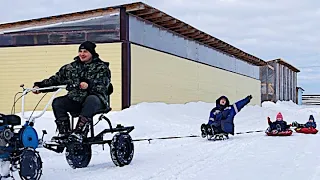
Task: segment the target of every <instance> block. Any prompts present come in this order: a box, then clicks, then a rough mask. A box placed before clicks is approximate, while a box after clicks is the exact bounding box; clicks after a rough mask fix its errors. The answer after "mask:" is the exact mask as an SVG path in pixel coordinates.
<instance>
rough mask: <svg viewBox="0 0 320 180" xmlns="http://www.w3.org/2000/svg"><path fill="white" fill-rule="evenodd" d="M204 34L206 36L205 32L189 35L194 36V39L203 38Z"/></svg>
mask: <svg viewBox="0 0 320 180" xmlns="http://www.w3.org/2000/svg"><path fill="white" fill-rule="evenodd" d="M205 36H206V34H204V33H200V34H199V35H194V36H191V37H192V38H194V39H199V38H203V37H205Z"/></svg>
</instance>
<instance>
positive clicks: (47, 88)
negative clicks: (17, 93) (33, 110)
mask: <svg viewBox="0 0 320 180" xmlns="http://www.w3.org/2000/svg"><path fill="white" fill-rule="evenodd" d="M20 87H22V88H23V92H22V99H21V115H22V117H23V118H25V119H29V118H30V122H34V120H35V119H37V118H39V117H41V116H42V115H43V114H44V113H45V112H46V110H47V109H48V106H49V104H51V102H52V101H53V99H54V98H55V96H56V95H57V94H58V92H60V91H61V90H62V89H66V85H60V86H50V87H44V88H24V85H21V86H20ZM49 89H58V90H57V91H56V92H54V94H53V95H52V96H51V98H50V100H49V101H48V103H47V105H46V106H45V107H44V109H43V110H42V112H41V113H40V114H38V115H35V116H30V117H27V116H25V114H24V113H25V112H24V102H25V95H27V94H28V93H29V92H31V91H41V90H49Z"/></svg>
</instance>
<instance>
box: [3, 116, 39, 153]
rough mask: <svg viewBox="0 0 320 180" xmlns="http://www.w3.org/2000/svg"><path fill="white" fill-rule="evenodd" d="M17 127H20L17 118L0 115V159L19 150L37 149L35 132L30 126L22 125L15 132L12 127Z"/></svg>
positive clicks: (18, 118) (19, 120)
mask: <svg viewBox="0 0 320 180" xmlns="http://www.w3.org/2000/svg"><path fill="white" fill-rule="evenodd" d="M17 125H21V119H20V117H19V116H16V115H3V114H0V159H5V158H8V157H9V155H10V153H12V152H16V151H19V150H20V149H21V148H27V147H31V148H34V149H36V148H37V146H38V143H39V142H38V134H37V132H36V130H35V129H34V128H33V127H32V126H30V125H24V126H22V128H19V130H18V132H15V128H14V126H17ZM16 130H17V129H16Z"/></svg>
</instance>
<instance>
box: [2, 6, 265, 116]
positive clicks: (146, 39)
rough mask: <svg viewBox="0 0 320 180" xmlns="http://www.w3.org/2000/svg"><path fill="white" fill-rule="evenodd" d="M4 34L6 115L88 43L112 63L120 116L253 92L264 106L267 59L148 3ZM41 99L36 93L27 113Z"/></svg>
mask: <svg viewBox="0 0 320 180" xmlns="http://www.w3.org/2000/svg"><path fill="white" fill-rule="evenodd" d="M0 32H2V33H1V34H0V53H1V56H0V61H1V64H2V70H1V71H0V75H1V79H0V84H2V88H1V89H0V112H6V113H7V112H9V111H10V110H11V106H12V104H13V97H14V95H15V93H16V92H18V91H21V89H20V87H19V85H20V84H25V86H27V87H30V86H32V84H33V82H34V81H38V80H42V79H44V78H48V77H49V76H51V75H53V74H54V73H55V72H57V71H58V70H59V68H60V67H61V66H62V65H64V64H66V63H69V62H71V61H73V58H74V57H75V56H76V55H77V49H78V46H79V44H80V43H81V42H83V41H86V40H89V41H93V42H95V43H96V44H97V52H98V53H99V54H100V57H101V59H103V60H104V61H108V62H110V69H111V71H112V83H113V85H114V94H113V95H112V97H111V106H112V108H113V109H114V110H121V109H125V108H128V107H130V106H131V105H134V104H138V103H140V102H164V103H187V102H192V101H204V102H214V101H215V99H216V98H218V97H219V96H221V95H226V96H228V97H229V98H230V100H231V101H235V100H237V99H240V98H243V97H245V96H247V95H248V94H252V95H253V97H254V99H253V100H252V102H251V104H257V105H260V104H261V93H260V92H261V81H260V79H259V75H260V66H264V65H266V62H265V61H263V60H262V59H260V58H258V57H255V56H253V55H251V54H249V53H247V52H244V51H242V50H240V49H238V48H236V47H234V46H232V45H230V44H228V43H226V42H224V41H222V40H220V39H218V38H215V37H213V36H211V35H209V34H207V33H205V32H202V31H200V30H198V29H196V28H195V27H193V26H191V25H189V24H186V23H185V22H183V21H181V20H179V19H177V18H174V17H172V16H170V15H168V14H167V13H165V12H162V11H161V10H158V9H156V8H154V7H151V6H149V5H147V4H145V3H141V2H137V3H131V4H124V5H118V6H113V7H106V8H100V9H93V10H88V11H82V12H74V13H69V14H62V15H57V16H51V17H44V18H39V19H31V20H25V21H19V22H13V23H6V24H0ZM63 93H65V92H62V93H61V95H62V94H63ZM41 98H42V96H41V95H40V96H39V95H33V94H30V95H29V94H28V97H27V99H26V102H27V105H26V110H33V108H34V107H35V105H36V104H37V102H38V101H39V100H40V99H41ZM49 98H50V95H47V96H46V97H44V98H43V100H42V102H41V103H40V104H39V106H38V108H37V109H39V110H40V109H42V108H43V105H44V104H45V103H46V102H47V100H48V99H49ZM17 105H19V104H17Z"/></svg>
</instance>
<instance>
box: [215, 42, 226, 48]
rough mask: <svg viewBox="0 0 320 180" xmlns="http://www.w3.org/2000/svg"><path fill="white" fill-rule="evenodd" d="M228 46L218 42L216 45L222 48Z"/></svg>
mask: <svg viewBox="0 0 320 180" xmlns="http://www.w3.org/2000/svg"><path fill="white" fill-rule="evenodd" d="M226 46H228V44H227V43H220V44H219V45H218V46H216V47H217V48H223V47H226Z"/></svg>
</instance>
